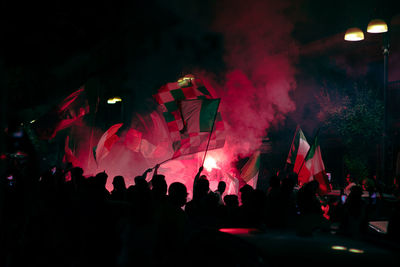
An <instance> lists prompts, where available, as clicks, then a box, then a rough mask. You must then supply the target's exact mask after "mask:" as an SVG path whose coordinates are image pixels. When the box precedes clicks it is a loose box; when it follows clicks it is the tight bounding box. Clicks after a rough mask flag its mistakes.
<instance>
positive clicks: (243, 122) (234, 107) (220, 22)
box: [206, 1, 298, 157]
mask: <svg viewBox="0 0 400 267" xmlns="http://www.w3.org/2000/svg"><path fill="white" fill-rule="evenodd" d="M221 5H222V6H223V8H219V9H218V12H217V14H216V19H215V21H214V29H215V30H216V31H218V32H220V33H222V35H223V36H224V47H225V55H224V61H225V64H226V67H227V71H226V73H225V74H224V75H223V77H217V79H218V81H215V77H212V76H211V78H210V76H208V77H207V78H209V79H212V80H214V81H211V84H212V86H213V87H215V89H216V91H217V95H218V97H221V99H222V100H221V107H220V108H221V111H222V115H223V117H224V121H225V124H226V128H227V131H228V134H227V136H228V140H227V145H226V148H225V150H228V151H229V153H230V154H231V155H232V157H236V156H237V155H249V154H250V153H252V152H254V150H256V149H257V148H258V147H259V146H260V144H261V138H262V137H264V136H265V135H266V134H267V132H268V128H269V127H270V126H271V125H272V124H274V123H279V121H282V119H284V118H285V114H287V113H288V112H291V111H293V110H295V108H296V107H295V103H294V102H293V101H292V99H291V98H290V91H292V90H294V89H295V88H296V80H295V74H296V69H295V67H294V63H295V62H296V59H297V55H298V51H297V45H296V42H295V41H294V40H293V39H292V37H291V35H290V33H291V31H292V29H293V22H291V20H290V19H289V18H288V17H287V16H286V15H285V13H284V11H285V9H286V8H287V7H288V4H287V2H277V1H250V2H248V1H246V2H244V1H222V3H221ZM206 76H207V75H206Z"/></svg>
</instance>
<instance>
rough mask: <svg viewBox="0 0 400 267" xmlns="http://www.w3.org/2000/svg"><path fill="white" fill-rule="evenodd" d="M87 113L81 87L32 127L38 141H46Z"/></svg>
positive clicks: (83, 92) (83, 91)
mask: <svg viewBox="0 0 400 267" xmlns="http://www.w3.org/2000/svg"><path fill="white" fill-rule="evenodd" d="M88 113H89V105H88V103H87V99H86V96H85V89H84V88H83V87H82V88H80V89H78V90H77V91H75V92H73V93H72V94H70V95H69V96H68V97H66V98H65V99H64V100H63V101H62V102H61V103H59V104H58V105H57V106H56V107H54V108H53V109H52V110H50V111H49V112H47V113H46V114H45V115H43V116H42V117H41V118H39V119H38V120H37V121H36V122H35V123H34V124H33V125H32V126H33V129H34V130H35V132H36V134H37V135H38V137H39V138H40V139H44V140H48V139H52V138H54V137H55V136H56V134H57V133H58V132H59V131H61V130H63V129H66V128H68V127H70V126H71V125H72V124H74V123H75V122H76V121H77V120H78V119H79V118H81V117H83V116H84V115H86V114H88Z"/></svg>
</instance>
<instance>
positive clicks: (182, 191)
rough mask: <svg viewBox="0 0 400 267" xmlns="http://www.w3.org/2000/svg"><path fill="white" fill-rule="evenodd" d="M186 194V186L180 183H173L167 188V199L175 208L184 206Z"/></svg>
mask: <svg viewBox="0 0 400 267" xmlns="http://www.w3.org/2000/svg"><path fill="white" fill-rule="evenodd" d="M187 194H188V193H187V190H186V186H185V185H184V184H182V183H180V182H174V183H172V184H171V185H170V186H169V188H168V198H169V200H170V201H171V203H172V204H174V205H176V206H177V207H183V206H184V205H185V204H186V200H187Z"/></svg>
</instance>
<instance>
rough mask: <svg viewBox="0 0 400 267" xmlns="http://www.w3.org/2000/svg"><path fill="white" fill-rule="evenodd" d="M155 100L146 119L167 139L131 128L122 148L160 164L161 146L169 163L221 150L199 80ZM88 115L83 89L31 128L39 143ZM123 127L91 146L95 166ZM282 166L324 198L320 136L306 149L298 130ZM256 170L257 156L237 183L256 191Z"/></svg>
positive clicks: (211, 104) (216, 122) (217, 122)
mask: <svg viewBox="0 0 400 267" xmlns="http://www.w3.org/2000/svg"><path fill="white" fill-rule="evenodd" d="M153 97H154V99H155V101H156V102H157V103H158V104H159V109H158V111H154V112H153V113H151V114H150V116H148V117H149V118H151V121H152V122H153V124H154V126H155V127H158V128H162V127H164V128H165V129H167V130H166V131H167V132H168V133H167V134H166V133H163V136H162V139H163V140H161V142H158V143H157V142H154V143H155V144H153V143H152V141H151V140H147V139H146V138H144V133H142V132H141V131H139V130H137V129H134V128H130V129H128V130H127V131H126V134H125V135H124V144H125V146H126V147H127V148H128V149H130V150H132V151H134V152H140V153H141V154H142V155H143V156H144V157H145V158H157V157H159V158H162V156H163V154H164V156H165V154H166V150H167V149H166V147H165V146H166V145H168V143H169V145H170V146H171V145H172V151H173V153H172V155H171V156H170V158H169V159H167V160H170V159H176V158H179V157H181V156H183V155H189V154H195V153H197V152H201V151H205V153H207V150H213V149H218V148H222V147H223V146H224V144H225V131H224V122H223V121H222V117H221V114H220V112H219V111H218V108H219V104H220V99H217V98H215V97H213V96H212V95H211V93H210V92H209V90H207V88H206V87H205V86H204V84H203V83H202V82H201V80H200V79H195V78H194V77H192V76H185V78H183V79H181V80H179V81H178V82H174V83H168V84H166V85H164V86H162V87H161V88H160V89H159V90H158V92H157V94H155V95H154V96H153ZM88 113H89V106H88V105H87V100H86V99H85V91H84V87H82V88H79V89H78V90H77V91H75V92H73V93H72V94H71V95H69V96H68V97H67V98H66V99H64V100H63V101H62V102H61V103H60V104H59V105H58V106H57V107H56V109H55V110H54V109H53V110H51V111H50V112H48V113H47V114H45V115H44V116H43V117H42V118H40V119H39V120H38V121H37V122H35V124H34V125H32V128H33V129H34V131H35V132H36V134H37V136H38V137H39V138H40V139H44V140H50V139H52V138H54V137H55V136H56V134H57V132H59V131H61V130H63V129H65V128H68V127H70V126H72V125H73V124H74V122H75V121H77V120H78V119H79V118H81V117H83V116H84V115H86V114H88ZM160 114H161V115H160ZM149 118H147V119H149ZM163 120H164V121H163ZM162 124H163V125H162ZM122 125H123V124H122V123H118V124H115V125H112V126H111V127H110V128H109V129H108V130H106V131H105V132H104V134H103V135H102V136H101V138H100V139H99V141H98V143H97V145H96V146H93V148H92V153H93V158H94V160H95V161H96V163H97V162H100V161H101V160H103V159H104V158H106V157H107V155H108V154H109V153H110V151H111V149H112V147H113V145H114V144H115V143H116V142H117V141H118V140H119V139H120V136H119V134H118V131H119V130H120V128H121V127H122ZM165 125H166V126H165ZM164 139H165V140H164ZM168 139H169V140H168ZM68 144H69V137H67V139H66V141H65V156H64V160H65V161H68V162H71V163H72V164H73V165H74V166H77V165H79V164H80V163H79V160H78V159H77V158H76V157H75V156H74V153H73V151H72V150H71V149H70V148H69V145H68ZM203 162H204V158H203ZM286 163H287V164H288V165H291V166H292V168H293V169H292V170H293V172H295V173H297V174H298V181H299V184H300V186H301V185H303V184H305V183H307V182H309V181H311V180H317V181H318V182H319V184H320V192H322V193H326V192H329V191H330V190H331V187H330V184H329V181H328V179H327V175H326V172H325V166H324V163H323V160H322V156H321V148H320V145H319V136H318V134H317V135H316V137H315V138H314V140H313V143H312V144H311V145H310V144H309V143H308V142H307V139H306V137H305V135H304V133H303V131H302V130H301V128H300V127H297V129H296V131H295V134H294V138H293V141H292V145H291V147H290V151H289V155H288V157H287V160H286ZM259 168H260V150H257V151H255V152H254V154H253V155H252V156H250V158H249V159H248V161H247V163H246V164H245V165H244V167H243V168H242V169H241V170H240V173H239V174H238V176H240V177H238V178H239V180H240V181H242V182H243V181H244V182H245V183H247V184H250V185H251V186H252V187H254V188H256V186H257V179H258V173H259ZM227 177H229V179H228V180H230V181H231V183H230V184H231V185H230V186H231V187H232V185H233V186H234V187H235V190H234V191H235V192H238V186H239V182H238V179H237V177H234V175H232V174H227Z"/></svg>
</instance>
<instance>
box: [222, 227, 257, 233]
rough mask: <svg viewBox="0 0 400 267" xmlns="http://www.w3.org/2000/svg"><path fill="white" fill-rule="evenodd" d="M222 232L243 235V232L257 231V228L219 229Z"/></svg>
mask: <svg viewBox="0 0 400 267" xmlns="http://www.w3.org/2000/svg"><path fill="white" fill-rule="evenodd" d="M219 231H220V232H222V233H227V234H232V235H243V234H251V233H254V232H257V231H258V229H256V228H221V229H219Z"/></svg>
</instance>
